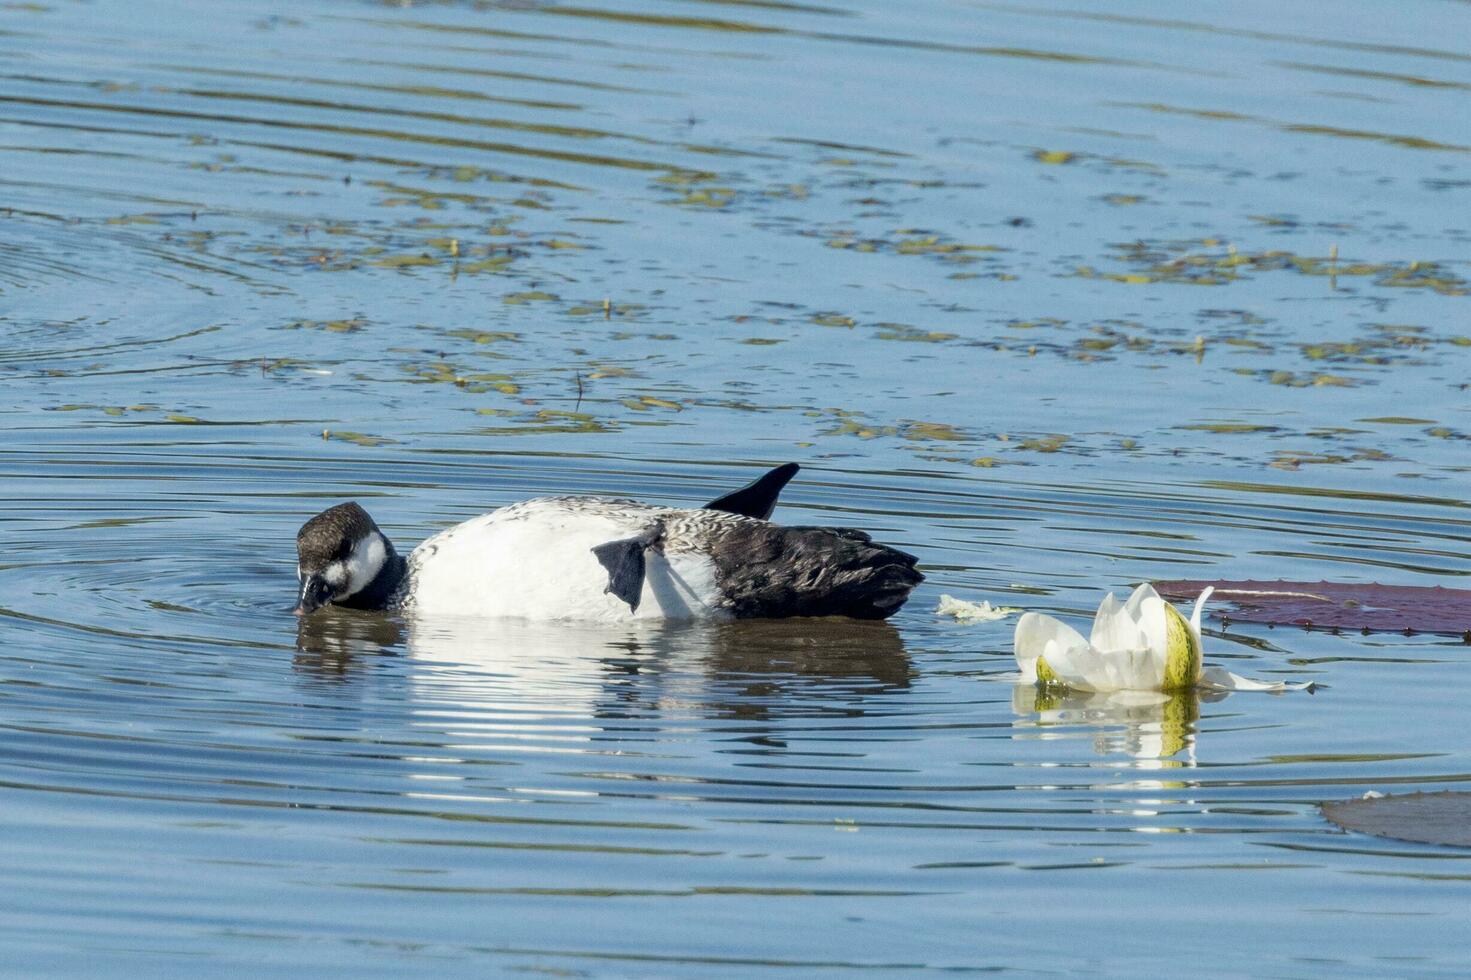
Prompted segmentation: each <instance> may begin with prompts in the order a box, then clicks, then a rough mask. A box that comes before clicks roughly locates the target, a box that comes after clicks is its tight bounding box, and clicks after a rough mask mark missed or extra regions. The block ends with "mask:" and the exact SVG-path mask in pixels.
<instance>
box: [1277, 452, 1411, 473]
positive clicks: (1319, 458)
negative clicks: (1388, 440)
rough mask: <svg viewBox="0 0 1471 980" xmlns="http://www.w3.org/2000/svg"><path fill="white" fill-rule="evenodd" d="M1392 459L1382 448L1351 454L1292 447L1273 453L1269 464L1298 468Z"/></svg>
mask: <svg viewBox="0 0 1471 980" xmlns="http://www.w3.org/2000/svg"><path fill="white" fill-rule="evenodd" d="M1391 459H1394V457H1393V456H1391V455H1389V454H1388V453H1386V452H1384V451H1383V450H1380V449H1358V450H1354V451H1353V452H1351V453H1349V454H1344V453H1309V452H1302V451H1299V450H1292V449H1279V450H1277V451H1276V452H1275V453H1273V458H1272V461H1271V462H1269V463H1268V464H1267V465H1268V466H1270V467H1272V468H1273V469H1278V470H1296V469H1300V468H1302V467H1303V466H1305V465H1306V466H1322V465H1338V464H1343V463H1360V462H1373V463H1383V462H1386V461H1388V460H1391Z"/></svg>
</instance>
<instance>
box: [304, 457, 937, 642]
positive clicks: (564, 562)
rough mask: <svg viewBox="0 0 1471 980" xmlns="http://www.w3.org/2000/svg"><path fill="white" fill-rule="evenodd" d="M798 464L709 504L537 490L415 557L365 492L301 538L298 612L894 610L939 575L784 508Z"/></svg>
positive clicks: (868, 615)
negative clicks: (365, 500) (790, 516)
mask: <svg viewBox="0 0 1471 980" xmlns="http://www.w3.org/2000/svg"><path fill="white" fill-rule="evenodd" d="M798 469H799V467H798V466H797V464H795V463H787V464H784V465H782V466H778V467H776V468H775V469H773V470H771V471H770V472H768V473H766V474H764V475H763V476H761V477H760V478H758V479H756V480H755V481H753V482H752V483H750V484H749V485H747V486H745V487H742V488H741V489H739V490H736V491H734V492H733V493H729V494H726V495H724V496H722V497H719V498H717V499H716V500H713V501H711V502H710V503H708V504H706V505H705V506H704V507H698V508H679V507H669V506H663V505H656V504H647V503H640V502H638V501H634V500H624V499H617V498H607V497H590V496H557V497H538V498H535V499H531V500H523V501H520V502H517V503H513V504H510V505H508V506H505V507H501V508H499V509H497V510H494V511H491V512H490V513H487V514H482V515H481V516H479V517H474V518H471V519H470V520H468V521H465V522H464V523H462V524H458V525H456V526H454V527H451V528H449V529H447V530H445V531H441V532H440V533H439V534H436V535H434V536H433V537H431V538H429V539H428V540H427V541H425V542H423V543H422V544H420V545H419V546H418V547H417V548H415V549H414V550H413V551H412V552H410V553H409V554H408V555H406V556H405V555H401V554H399V552H398V551H397V550H396V549H395V548H394V546H393V543H392V542H391V541H389V540H388V537H387V535H385V534H384V533H383V531H382V530H381V529H380V528H379V527H378V525H377V523H376V522H375V521H374V520H373V518H372V517H371V516H370V515H369V514H368V512H367V511H366V510H365V509H364V508H363V507H362V506H361V505H360V504H358V503H357V502H355V501H349V502H347V503H341V504H337V505H336V506H334V507H330V508H328V509H327V510H324V511H322V512H321V513H320V514H317V515H316V516H315V517H313V518H312V519H311V520H309V521H307V522H306V523H305V524H304V525H302V528H301V530H300V531H299V532H298V533H297V535H296V551H297V566H296V572H297V579H298V582H299V591H298V594H297V603H296V608H295V610H294V612H295V613H296V614H297V615H298V616H307V615H310V614H312V613H314V612H316V611H317V610H319V609H321V608H323V607H325V606H338V607H345V608H348V609H362V610H379V611H395V612H404V613H412V614H413V615H415V616H438V615H446V616H480V617H503V618H516V619H526V620H577V621H584V622H602V623H624V622H636V621H690V620H727V619H776V618H786V617H793V616H847V617H851V618H855V619H886V618H888V617H889V616H891V615H893V614H894V613H895V612H897V611H898V610H899V608H900V607H901V606H903V605H904V602H905V601H906V600H907V599H908V597H909V594H910V592H911V591H913V589H914V588H915V586H917V585H918V584H919V583H920V582H922V581H923V580H924V576H923V575H922V574H921V573H920V571H919V570H918V569H917V568H916V567H915V566H916V564H917V559H916V558H915V556H913V555H911V554H908V553H906V552H903V551H900V550H898V549H896V548H891V547H888V546H887V545H883V544H878V543H876V542H874V541H873V539H872V538H871V537H870V536H869V535H868V534H867V533H865V532H863V531H859V530H855V529H852V528H842V527H796V526H784V525H780V524H775V523H773V522H772V521H771V520H770V517H771V514H772V512H773V510H774V509H775V506H776V501H777V498H778V496H779V495H780V493H781V491H782V489H783V488H784V487H785V486H786V484H787V483H788V482H789V481H790V480H791V479H792V477H793V476H795V475H796V473H797V471H798Z"/></svg>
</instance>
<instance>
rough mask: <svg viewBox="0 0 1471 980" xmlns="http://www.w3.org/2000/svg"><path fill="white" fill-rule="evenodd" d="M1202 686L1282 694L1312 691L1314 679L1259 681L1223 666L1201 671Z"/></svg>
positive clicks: (1225, 689) (1212, 688)
mask: <svg viewBox="0 0 1471 980" xmlns="http://www.w3.org/2000/svg"><path fill="white" fill-rule="evenodd" d="M1200 686H1201V687H1204V688H1209V689H1211V690H1215V691H1265V692H1266V693H1268V694H1281V693H1282V692H1284V691H1311V690H1312V689H1313V687H1314V684H1313V682H1312V681H1258V680H1253V679H1252V678H1250V677H1242V676H1241V675H1240V674H1233V673H1231V672H1230V671H1229V670H1226V669H1224V668H1221V667H1207V668H1206V669H1205V670H1203V671H1201V672H1200Z"/></svg>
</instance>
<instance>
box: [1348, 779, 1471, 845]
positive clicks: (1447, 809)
mask: <svg viewBox="0 0 1471 980" xmlns="http://www.w3.org/2000/svg"><path fill="white" fill-rule="evenodd" d="M1322 809H1323V816H1325V817H1327V818H1328V819H1329V820H1330V821H1332V822H1333V823H1336V824H1337V825H1338V826H1340V827H1342V828H1343V829H1344V830H1355V831H1358V832H1359V833H1362V834H1373V835H1375V836H1376V837H1393V838H1394V839H1395V840H1407V841H1415V842H1417V843H1421V844H1448V845H1450V846H1452V847H1471V793H1461V792H1445V793H1398V794H1395V795H1393V796H1368V797H1364V798H1362V799H1357V800H1338V801H1334V802H1332V803H1324V804H1323V805H1322Z"/></svg>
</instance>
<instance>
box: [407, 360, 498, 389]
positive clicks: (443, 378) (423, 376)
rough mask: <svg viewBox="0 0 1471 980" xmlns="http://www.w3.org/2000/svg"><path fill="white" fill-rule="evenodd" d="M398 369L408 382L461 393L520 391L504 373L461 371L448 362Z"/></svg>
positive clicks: (410, 365)
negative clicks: (455, 389)
mask: <svg viewBox="0 0 1471 980" xmlns="http://www.w3.org/2000/svg"><path fill="white" fill-rule="evenodd" d="M399 369H400V370H401V371H403V372H405V373H407V374H409V375H410V378H409V381H410V382H413V383H419V384H450V385H454V386H455V387H456V388H459V389H460V390H462V391H465V392H468V393H470V394H474V395H479V394H484V393H486V392H488V391H498V392H500V393H501V394H503V395H515V394H519V393H520V391H521V387H520V385H518V384H517V383H516V382H515V381H514V380H513V378H512V376H511V375H509V374H506V373H504V372H486V371H461V370H460V369H459V368H458V367H456V366H455V365H454V364H452V363H450V362H449V361H431V362H429V363H427V364H414V363H410V364H401V365H399Z"/></svg>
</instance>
